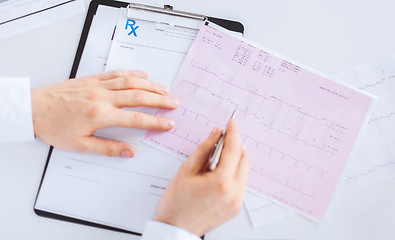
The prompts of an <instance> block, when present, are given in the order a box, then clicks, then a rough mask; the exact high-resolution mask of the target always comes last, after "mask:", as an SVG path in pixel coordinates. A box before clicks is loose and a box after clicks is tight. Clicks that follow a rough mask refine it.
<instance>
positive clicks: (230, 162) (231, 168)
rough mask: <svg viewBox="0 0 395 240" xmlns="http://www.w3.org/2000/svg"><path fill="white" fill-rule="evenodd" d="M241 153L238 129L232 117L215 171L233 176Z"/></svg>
mask: <svg viewBox="0 0 395 240" xmlns="http://www.w3.org/2000/svg"><path fill="white" fill-rule="evenodd" d="M241 154H242V143H241V141H240V135H239V129H238V127H237V123H236V121H235V120H234V119H232V120H230V121H229V124H228V127H227V130H226V136H225V142H224V148H223V150H222V154H221V159H220V161H219V164H218V166H217V171H219V172H222V173H223V174H226V175H231V176H234V174H235V173H236V170H237V167H238V165H239V162H240V158H241Z"/></svg>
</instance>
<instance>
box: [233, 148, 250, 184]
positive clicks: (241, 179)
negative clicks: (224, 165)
mask: <svg viewBox="0 0 395 240" xmlns="http://www.w3.org/2000/svg"><path fill="white" fill-rule="evenodd" d="M250 165H251V160H250V156H249V154H248V152H247V149H246V147H245V146H244V144H243V148H242V156H241V160H240V162H239V167H238V168H237V172H236V182H237V183H238V185H239V190H240V191H244V190H245V188H246V186H247V180H248V172H249V170H250Z"/></svg>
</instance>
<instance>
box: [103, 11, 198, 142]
mask: <svg viewBox="0 0 395 240" xmlns="http://www.w3.org/2000/svg"><path fill="white" fill-rule="evenodd" d="M119 11H120V12H119V18H118V22H117V28H116V30H115V32H114V37H113V41H112V45H111V49H110V53H109V56H108V61H107V63H106V67H105V70H106V71H111V70H119V69H127V70H133V69H135V70H142V71H146V72H148V73H149V75H150V77H149V80H151V81H154V82H157V83H160V84H162V85H164V86H167V87H170V86H171V83H172V81H173V79H174V78H175V76H176V74H177V72H178V68H179V67H180V66H181V63H182V61H183V60H184V58H185V56H186V54H187V53H188V50H189V47H190V46H191V44H192V42H193V40H194V39H195V37H196V34H197V32H198V30H196V29H190V28H184V27H177V26H171V25H168V24H163V23H156V22H150V21H143V20H137V19H136V20H133V21H135V23H134V25H133V27H134V28H136V29H135V30H134V31H133V30H132V29H131V28H130V26H127V23H128V18H126V9H120V10H119ZM157 16H163V19H162V20H161V22H166V20H167V18H168V17H167V16H166V15H163V14H162V15H157ZM142 17H144V12H139V18H142ZM180 23H181V22H178V24H180ZM188 24H189V25H188V26H190V25H191V24H192V23H191V22H190V21H188ZM201 24H203V21H199V20H195V22H194V25H195V26H199V25H201ZM131 32H134V33H131ZM130 33H131V34H130ZM103 53H104V51H103ZM133 110H135V111H140V112H145V113H147V114H151V115H155V113H156V111H157V109H152V108H138V109H133ZM145 133H146V131H143V130H138V129H128V128H120V127H110V128H106V129H101V130H99V131H97V132H96V136H100V137H103V138H109V139H115V140H120V141H124V142H128V143H129V144H131V145H132V146H134V147H141V146H140V145H141V141H142V139H143V137H144V136H145Z"/></svg>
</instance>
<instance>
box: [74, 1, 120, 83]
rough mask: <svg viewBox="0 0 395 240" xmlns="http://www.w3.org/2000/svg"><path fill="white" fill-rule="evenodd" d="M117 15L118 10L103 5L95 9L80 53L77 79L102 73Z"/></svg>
mask: <svg viewBox="0 0 395 240" xmlns="http://www.w3.org/2000/svg"><path fill="white" fill-rule="evenodd" d="M118 13H119V9H118V8H114V7H109V6H104V5H101V6H99V8H98V9H97V11H96V15H95V17H94V18H93V20H92V24H91V28H90V30H89V35H88V38H87V40H86V43H85V47H84V51H83V53H82V57H81V62H80V64H79V67H78V71H77V74H76V75H77V77H81V76H88V75H92V74H97V73H101V72H104V70H105V68H106V64H107V59H108V54H109V52H110V47H111V43H112V36H113V33H114V31H115V27H116V25H117V22H118ZM98 39H100V40H99V41H98Z"/></svg>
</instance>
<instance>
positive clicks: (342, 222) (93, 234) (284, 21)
mask: <svg viewBox="0 0 395 240" xmlns="http://www.w3.org/2000/svg"><path fill="white" fill-rule="evenodd" d="M145 2H146V3H151V4H152V3H153V4H155V3H161V2H162V1H159V0H157V1H155V0H152V1H145ZM163 2H165V1H163ZM351 2H352V3H351ZM86 3H87V4H88V1H86ZM166 3H169V4H171V5H174V6H175V8H176V9H182V10H186V11H192V12H197V13H204V14H207V15H210V16H217V17H222V18H228V19H235V20H239V21H241V22H242V23H243V24H244V25H245V36H246V37H247V38H249V39H251V40H254V41H256V42H258V43H260V44H262V45H265V46H267V47H269V48H272V49H274V50H276V51H278V52H279V53H281V54H283V55H286V56H288V57H290V58H292V59H294V60H296V61H298V62H300V63H303V64H305V65H308V66H311V67H313V68H316V69H318V70H320V71H322V72H324V73H328V74H332V73H336V72H339V71H341V70H345V69H348V68H351V67H353V66H356V65H359V64H362V63H365V62H368V61H372V60H375V59H377V58H379V57H381V56H384V55H387V54H390V53H395V31H394V26H393V24H394V23H395V14H394V11H395V1H392V0H375V1H364V0H362V1H361V0H360V1H344V0H332V1H325V3H324V1H315V0H310V1H309V0H299V1H291V0H287V1H278V0H277V1H276V0H271V1H270V0H267V1H259V0H250V1H243V2H242V1H235V0H217V1H212V0H200V1H182V0H172V1H167V2H166ZM239 4H242V5H241V6H238V5H239ZM84 18H85V16H82V15H81V16H77V17H74V18H71V19H68V20H65V21H62V22H59V23H56V24H52V25H49V26H46V27H43V28H39V29H36V30H33V31H30V32H26V33H24V34H22V35H18V36H15V37H12V38H9V39H4V40H1V41H0V76H4V77H7V76H10V77H17V76H30V77H31V79H32V85H33V86H42V85H46V84H50V83H54V82H57V81H60V80H63V79H67V78H68V76H69V73H70V69H71V66H72V62H73V59H74V55H75V51H76V47H77V45H78V40H79V37H80V33H81V29H82V25H83V21H84ZM47 150H48V146H47V145H45V144H43V143H41V142H39V141H36V142H34V143H27V144H7V145H1V146H0V164H1V167H0V189H1V195H0V239H65V240H66V239H74V240H78V239H84V240H86V239H95V240H100V239H138V237H136V236H133V235H129V234H123V233H118V232H113V231H108V230H103V229H98V228H92V227H87V226H83V225H78V224H73V223H68V222H62V221H57V220H52V219H47V218H42V217H38V216H36V215H35V214H34V212H33V204H34V199H35V196H36V193H37V189H38V186H39V183H40V179H41V175H42V171H43V169H44V165H45V161H46V156H47ZM267 238H269V239H358V240H361V239H394V238H395V179H394V180H392V181H388V182H385V183H382V184H379V185H375V186H373V187H371V188H367V189H365V190H362V191H359V192H357V193H354V194H351V195H347V196H345V197H342V198H340V199H339V201H338V203H337V205H336V208H335V210H334V213H333V218H332V221H331V222H330V223H329V224H328V225H326V226H322V225H321V226H320V225H318V224H316V223H314V222H311V221H309V220H306V219H304V218H302V217H299V216H290V217H288V218H285V219H283V220H280V221H277V222H275V223H272V224H269V225H266V226H264V227H262V228H259V229H252V228H251V227H250V224H249V222H248V218H247V215H246V213H245V211H244V210H243V211H242V212H241V213H240V215H239V216H238V217H237V218H236V219H234V220H232V221H230V222H228V223H226V224H225V225H223V226H221V227H219V228H217V229H216V230H214V231H213V232H211V233H210V234H208V235H207V239H267Z"/></svg>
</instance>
